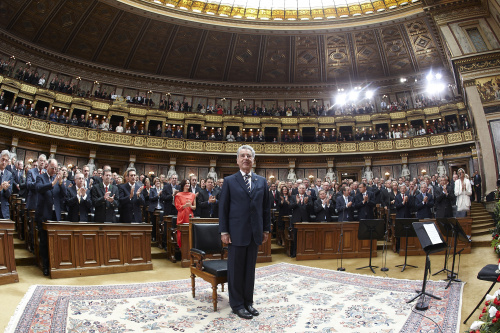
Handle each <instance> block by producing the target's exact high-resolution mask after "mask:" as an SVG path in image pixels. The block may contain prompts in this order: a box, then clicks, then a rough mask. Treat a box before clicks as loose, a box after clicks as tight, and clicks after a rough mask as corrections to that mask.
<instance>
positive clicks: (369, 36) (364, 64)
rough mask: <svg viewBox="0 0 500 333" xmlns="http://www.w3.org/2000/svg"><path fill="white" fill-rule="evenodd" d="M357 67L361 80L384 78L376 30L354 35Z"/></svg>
mask: <svg viewBox="0 0 500 333" xmlns="http://www.w3.org/2000/svg"><path fill="white" fill-rule="evenodd" d="M353 42H354V50H355V53H356V65H357V73H358V78H359V79H360V80H370V79H376V78H379V77H382V76H384V64H383V62H382V57H381V55H380V50H379V47H378V45H377V36H376V35H375V31H374V30H365V31H360V32H355V33H353Z"/></svg>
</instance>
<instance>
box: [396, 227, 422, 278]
mask: <svg viewBox="0 0 500 333" xmlns="http://www.w3.org/2000/svg"><path fill="white" fill-rule="evenodd" d="M413 222H418V219H411V218H406V219H396V237H402V236H403V234H404V237H405V242H406V244H405V263H404V264H402V265H396V267H403V269H402V270H401V272H404V270H405V269H406V266H408V267H414V268H418V267H417V266H413V265H410V264H408V263H407V259H408V237H417V234H416V233H415V230H413V227H412V223H413Z"/></svg>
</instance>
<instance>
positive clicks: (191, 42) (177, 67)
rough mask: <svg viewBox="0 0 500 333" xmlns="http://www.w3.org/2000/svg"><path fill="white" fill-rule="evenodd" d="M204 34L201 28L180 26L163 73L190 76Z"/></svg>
mask: <svg viewBox="0 0 500 333" xmlns="http://www.w3.org/2000/svg"><path fill="white" fill-rule="evenodd" d="M202 34H203V30H201V29H195V28H190V27H179V30H178V31H177V34H176V36H175V40H174V42H173V44H172V47H171V48H170V52H169V54H168V56H167V59H166V61H165V64H164V66H163V71H162V74H164V75H172V76H180V77H189V75H190V73H191V69H192V67H193V62H194V59H195V57H196V51H197V50H198V46H199V43H200V41H201V37H202Z"/></svg>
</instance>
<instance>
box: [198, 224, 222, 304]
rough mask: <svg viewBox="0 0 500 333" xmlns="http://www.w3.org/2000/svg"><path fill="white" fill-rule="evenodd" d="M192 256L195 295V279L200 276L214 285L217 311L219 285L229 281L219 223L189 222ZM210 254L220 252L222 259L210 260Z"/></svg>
mask: <svg viewBox="0 0 500 333" xmlns="http://www.w3.org/2000/svg"><path fill="white" fill-rule="evenodd" d="M189 234H190V235H191V237H190V238H189V245H190V248H191V250H190V257H191V289H192V292H193V298H194V297H195V289H196V288H195V279H196V277H197V276H198V277H200V278H202V279H203V280H205V281H207V282H209V283H210V284H211V285H212V303H213V305H214V312H215V311H217V285H218V284H221V285H222V291H224V283H226V282H227V260H224V253H225V252H226V251H227V248H226V247H223V246H222V242H221V239H220V233H219V224H218V223H210V222H194V221H192V222H191V223H190V224H189ZM208 254H220V259H213V260H208V259H207V258H206V257H207V255H208Z"/></svg>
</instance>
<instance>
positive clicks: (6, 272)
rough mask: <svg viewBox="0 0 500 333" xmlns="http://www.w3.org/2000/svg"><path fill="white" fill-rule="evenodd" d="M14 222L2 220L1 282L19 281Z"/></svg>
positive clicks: (0, 247) (0, 225) (0, 234)
mask: <svg viewBox="0 0 500 333" xmlns="http://www.w3.org/2000/svg"><path fill="white" fill-rule="evenodd" d="M14 228H15V224H14V222H12V221H10V220H0V284H7V283H13V282H19V277H18V276H17V270H16V261H15V259H14Z"/></svg>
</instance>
